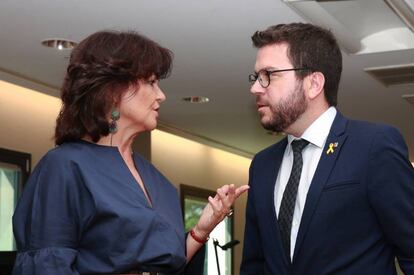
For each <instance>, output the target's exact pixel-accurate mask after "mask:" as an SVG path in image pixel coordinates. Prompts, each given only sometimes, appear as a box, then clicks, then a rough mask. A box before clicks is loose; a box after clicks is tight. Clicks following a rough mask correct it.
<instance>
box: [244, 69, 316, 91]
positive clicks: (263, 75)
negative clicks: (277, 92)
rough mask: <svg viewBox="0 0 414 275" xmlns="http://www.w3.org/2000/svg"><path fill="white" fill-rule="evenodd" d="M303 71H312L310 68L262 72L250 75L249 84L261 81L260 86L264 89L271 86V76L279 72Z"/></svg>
mask: <svg viewBox="0 0 414 275" xmlns="http://www.w3.org/2000/svg"><path fill="white" fill-rule="evenodd" d="M303 70H310V69H309V68H292V69H282V70H271V71H269V70H260V71H259V72H258V73H254V74H250V75H249V82H250V84H251V85H253V84H254V83H255V82H256V81H257V80H259V84H260V86H262V87H263V88H267V87H269V85H270V75H271V74H274V73H279V72H287V71H303Z"/></svg>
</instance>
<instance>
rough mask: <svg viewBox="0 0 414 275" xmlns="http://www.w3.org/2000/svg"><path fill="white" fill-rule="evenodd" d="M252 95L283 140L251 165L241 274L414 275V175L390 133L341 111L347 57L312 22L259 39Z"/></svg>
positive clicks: (400, 142) (256, 40)
mask: <svg viewBox="0 0 414 275" xmlns="http://www.w3.org/2000/svg"><path fill="white" fill-rule="evenodd" d="M252 40H253V44H254V46H255V47H256V48H258V52H257V57H256V64H255V73H254V74H252V75H250V81H251V82H252V87H251V93H252V94H253V95H254V96H255V97H256V104H257V110H258V113H259V115H260V119H261V123H262V124H263V126H264V128H266V129H269V130H272V131H276V132H284V133H286V134H287V137H286V138H284V139H283V140H282V141H280V142H278V143H276V144H274V145H272V146H270V147H268V148H266V149H264V150H263V151H261V152H259V153H258V154H257V155H256V156H255V157H254V159H253V161H252V164H251V167H250V180H249V184H250V190H249V195H248V201H247V209H246V228H245V241H244V252H243V260H242V265H241V272H240V274H241V275H246V274H249V275H250V274H251V275H262V274H274V275H285V274H295V275H296V274H297V275H312V274H315V275H324V274H351V275H359V274H361V275H362V274H363V275H366V274H374V275H381V274H387V275H389V274H396V267H395V263H394V259H395V257H397V258H398V260H399V263H400V266H401V268H402V270H403V271H404V272H405V274H414V169H413V167H412V165H411V163H410V162H409V160H408V152H407V147H406V145H405V143H404V141H403V138H402V137H401V135H400V133H399V132H398V131H397V130H396V129H395V128H393V127H390V126H386V125H382V124H373V123H368V122H362V121H355V120H349V119H347V118H345V117H344V116H342V115H341V114H340V113H339V112H338V111H337V110H336V108H335V106H336V104H337V90H338V84H339V80H340V75H341V71H342V56H341V52H340V50H339V47H338V45H337V43H336V41H335V38H334V37H333V35H332V33H330V32H329V31H327V30H324V29H322V28H320V27H317V26H314V25H311V24H302V23H293V24H281V25H277V26H272V27H269V28H268V29H266V30H265V31H258V32H256V33H255V34H254V35H253V37H252Z"/></svg>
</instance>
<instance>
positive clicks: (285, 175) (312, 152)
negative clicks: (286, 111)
mask: <svg viewBox="0 0 414 275" xmlns="http://www.w3.org/2000/svg"><path fill="white" fill-rule="evenodd" d="M335 116H336V109H335V108H334V107H330V108H329V109H328V110H326V111H325V112H324V113H323V114H322V115H321V116H319V117H318V118H317V119H316V120H315V121H314V122H313V123H312V124H311V125H310V126H309V127H308V128H307V129H306V130H305V132H304V133H303V135H302V136H301V137H299V138H303V139H306V140H307V141H309V144H308V146H306V147H305V148H304V149H303V151H302V158H303V166H302V174H301V177H300V181H299V187H298V193H297V197H296V203H295V210H294V213H293V220H292V231H291V235H290V258H291V259H292V258H293V252H294V251H295V244H296V237H297V235H298V231H299V225H300V221H301V219H302V214H303V209H304V207H305V202H306V196H307V194H308V191H309V187H310V184H311V182H312V178H313V175H314V174H315V171H316V167H317V166H318V163H319V160H320V158H321V154H322V150H323V148H324V147H325V143H326V139H327V137H328V134H329V131H330V129H331V126H332V123H333V121H334V119H335ZM287 138H288V145H287V146H286V150H285V153H284V155H283V161H282V164H281V166H280V169H279V174H278V176H277V179H276V185H275V191H274V200H275V209H276V214H277V216H278V217H279V208H280V204H281V202H282V198H283V192H284V191H285V188H286V185H287V183H288V180H289V176H290V172H291V170H292V166H293V151H292V147H291V143H292V141H293V140H294V139H298V138H297V137H294V136H292V135H288V137H287Z"/></svg>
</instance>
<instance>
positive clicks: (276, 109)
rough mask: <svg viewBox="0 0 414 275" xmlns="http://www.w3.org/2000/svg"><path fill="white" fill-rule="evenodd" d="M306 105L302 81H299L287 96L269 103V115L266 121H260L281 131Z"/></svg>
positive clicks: (274, 129) (298, 115)
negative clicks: (276, 101)
mask: <svg viewBox="0 0 414 275" xmlns="http://www.w3.org/2000/svg"><path fill="white" fill-rule="evenodd" d="M307 107H308V103H307V102H306V97H305V91H304V90H303V83H302V81H300V82H299V83H298V84H297V85H296V86H295V88H294V91H293V92H292V93H291V94H290V95H289V96H288V97H287V98H285V99H283V100H281V101H280V102H278V103H275V104H273V105H271V104H269V109H270V112H271V117H270V119H269V120H268V121H265V122H263V121H262V126H263V128H265V129H266V130H270V131H274V132H276V133H280V132H283V131H284V130H286V129H287V128H288V127H289V126H290V125H292V124H293V123H294V122H295V121H296V120H297V119H298V118H299V117H300V116H301V115H302V114H303V113H304V112H305V111H306V109H307Z"/></svg>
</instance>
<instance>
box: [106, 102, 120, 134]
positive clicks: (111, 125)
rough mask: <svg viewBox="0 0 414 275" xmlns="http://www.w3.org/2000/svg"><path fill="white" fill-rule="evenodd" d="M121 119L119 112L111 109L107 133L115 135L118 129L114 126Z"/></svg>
mask: <svg viewBox="0 0 414 275" xmlns="http://www.w3.org/2000/svg"><path fill="white" fill-rule="evenodd" d="M120 117H121V114H120V113H119V110H118V109H117V108H115V107H114V108H113V109H112V112H111V122H109V132H110V133H111V134H115V133H116V132H117V131H118V127H117V125H116V121H117V120H118V119H119V118H120Z"/></svg>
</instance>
